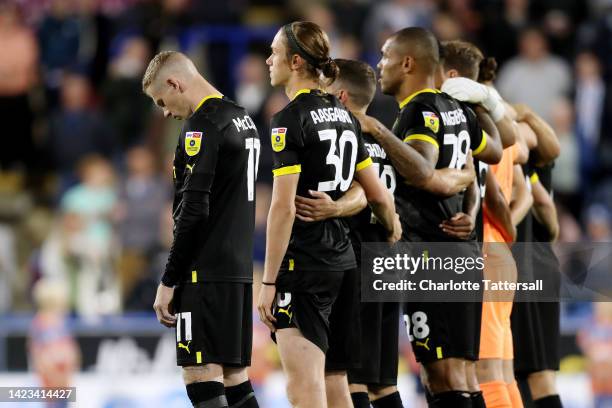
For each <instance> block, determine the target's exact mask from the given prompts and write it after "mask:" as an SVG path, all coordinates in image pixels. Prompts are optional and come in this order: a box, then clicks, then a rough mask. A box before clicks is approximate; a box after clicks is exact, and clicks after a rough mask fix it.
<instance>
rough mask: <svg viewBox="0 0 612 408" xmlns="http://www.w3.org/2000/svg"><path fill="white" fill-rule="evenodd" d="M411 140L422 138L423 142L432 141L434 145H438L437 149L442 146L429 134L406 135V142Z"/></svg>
mask: <svg viewBox="0 0 612 408" xmlns="http://www.w3.org/2000/svg"><path fill="white" fill-rule="evenodd" d="M409 140H420V141H422V142H427V143H431V144H432V145H434V146H436V149H439V148H440V145H439V144H438V141H437V140H436V139H435V138H433V137H431V136H429V135H421V134H414V135H410V136H406V138H405V139H404V143H406V142H407V141H409Z"/></svg>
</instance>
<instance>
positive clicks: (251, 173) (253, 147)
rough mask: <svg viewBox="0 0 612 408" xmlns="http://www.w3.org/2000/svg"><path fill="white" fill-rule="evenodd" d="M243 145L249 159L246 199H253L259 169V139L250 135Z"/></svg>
mask: <svg viewBox="0 0 612 408" xmlns="http://www.w3.org/2000/svg"><path fill="white" fill-rule="evenodd" d="M244 142H245V147H246V149H247V150H248V151H249V159H248V164H247V194H248V200H249V201H253V199H254V198H255V181H257V171H258V170H259V151H260V150H261V149H260V146H261V145H260V143H259V139H255V138H254V137H250V138H248V139H246V140H245V141H244Z"/></svg>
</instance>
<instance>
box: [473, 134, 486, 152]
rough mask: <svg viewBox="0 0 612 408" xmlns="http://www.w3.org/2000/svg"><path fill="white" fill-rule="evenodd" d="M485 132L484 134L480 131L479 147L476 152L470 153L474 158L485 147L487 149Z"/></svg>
mask: <svg viewBox="0 0 612 408" xmlns="http://www.w3.org/2000/svg"><path fill="white" fill-rule="evenodd" d="M487 136H488V135H487V132H485V131H484V130H483V131H482V140H481V141H480V145H479V146H478V147H477V148H476V150H474V151H473V152H472V155H473V156H476V155H477V154H479V153H480V152H482V151H483V150H484V149H485V147H487Z"/></svg>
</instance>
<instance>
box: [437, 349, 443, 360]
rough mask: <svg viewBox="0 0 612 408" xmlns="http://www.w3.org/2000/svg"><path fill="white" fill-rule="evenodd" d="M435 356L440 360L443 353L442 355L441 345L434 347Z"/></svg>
mask: <svg viewBox="0 0 612 408" xmlns="http://www.w3.org/2000/svg"><path fill="white" fill-rule="evenodd" d="M436 357H438V360H442V358H444V357H443V355H442V347H436Z"/></svg>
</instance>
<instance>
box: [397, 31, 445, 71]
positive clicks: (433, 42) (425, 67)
mask: <svg viewBox="0 0 612 408" xmlns="http://www.w3.org/2000/svg"><path fill="white" fill-rule="evenodd" d="M391 40H392V42H393V46H394V47H396V50H397V52H399V53H400V54H402V55H404V56H409V57H412V58H414V60H415V62H416V68H417V69H418V70H419V71H421V72H423V73H425V74H434V73H435V71H436V68H437V67H438V64H439V62H440V50H439V46H438V40H437V38H436V36H435V35H434V34H433V33H432V32H431V31H429V30H426V29H424V28H420V27H408V28H404V29H402V30H400V31H398V32H396V33H395V34H393V36H392V37H391Z"/></svg>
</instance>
